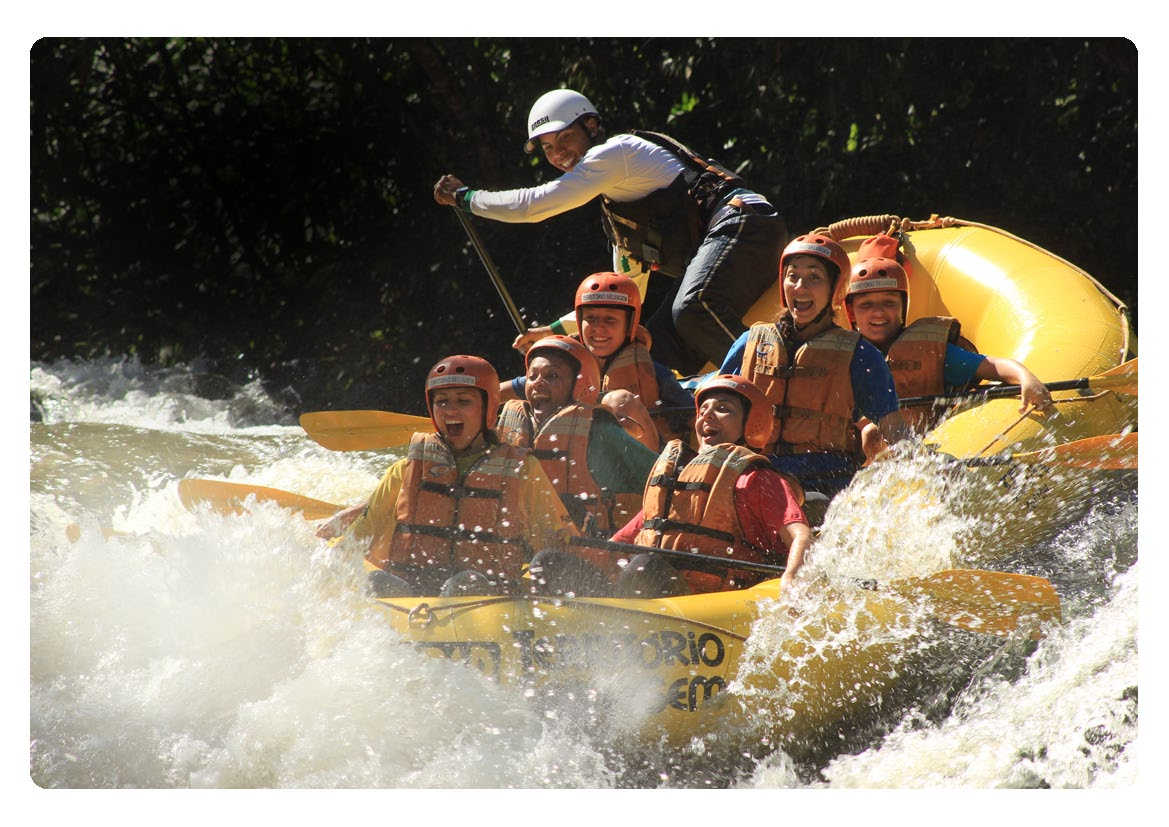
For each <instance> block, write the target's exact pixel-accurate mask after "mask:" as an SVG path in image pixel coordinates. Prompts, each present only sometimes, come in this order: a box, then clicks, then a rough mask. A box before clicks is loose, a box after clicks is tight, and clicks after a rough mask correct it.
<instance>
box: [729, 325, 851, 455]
mask: <svg viewBox="0 0 1169 827" xmlns="http://www.w3.org/2000/svg"><path fill="white" fill-rule="evenodd" d="M859 342H860V334H859V333H857V332H856V331H855V330H844V329H843V328H839V327H831V328H829V329H828V330H826V331H824V332H823V333H820V334H818V335H817V336H814V337H813V338H811V339H809V340H808V341H807V342H803V343H795V342H793V343H792V345H793V347H794V346H796V345H798V347H795V356H794V358H793V357H791V356H790V355H789V354H790V353H791V350H789V347H788V343H787V342H785V341H784V339H783V335H782V334H781V333H780V331H779V326H778V325H776V324H774V323H771V322H759V323H756V324H753V325H751V329H750V331H749V332H748V334H747V345H746V350H745V352H744V353H743V366H742V375H743V376H744V377H746V378H748V379H750V380H751V381H752V382H753V383H755V385H756V386H757V387H758V388H759V389H760V390H762V391H763V393H764V394H766V396H767V398H768V400H769V401H770V402H771V404H772V405H773V406H774V413H775V417H776V425H775V426H773V427H772V429H771V437H770V439H769V440H768V443H767V445H766V447H765V451H764V452H765V453H772V454H778V455H781V456H782V455H784V454H807V453H817V452H822V451H823V452H830V453H836V454H844V455H846V456H849V457H852V458H855V459H857V460H858V461H863V458H864V456H863V452H862V451H861V447H860V434H859V431H858V430H857V429H856V426H855V425H854V424H853V410H854V408H855V407H856V401H855V399H854V397H853V392H852V378H851V374H850V372H849V370H850V366H851V364H852V356H853V353H855V352H856V348H857V344H858V343H859Z"/></svg>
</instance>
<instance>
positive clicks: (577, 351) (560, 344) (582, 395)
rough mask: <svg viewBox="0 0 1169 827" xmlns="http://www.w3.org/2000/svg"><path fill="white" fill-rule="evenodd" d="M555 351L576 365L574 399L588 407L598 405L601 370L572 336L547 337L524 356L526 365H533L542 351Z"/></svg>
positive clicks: (586, 349) (590, 355) (593, 358)
mask: <svg viewBox="0 0 1169 827" xmlns="http://www.w3.org/2000/svg"><path fill="white" fill-rule="evenodd" d="M541 350H544V351H549V350H554V351H556V352H557V353H559V354H560V355H561V356H567V357H568V358H569V360H570V361H572V362H575V363H576V384H574V385H573V386H572V398H573V399H575V400H576V401H577V402H582V403H584V404H586V405H595V404H597V399H598V398H600V395H601V369H600V368H599V367H597V360H596V358H595V357H594V356H593V354H591V353H589V349H588V348H587V347H585V346H584V345H583V344H581V343H580V342H579V341H577V340H576V339H573V338H572V337H571V336H545V337H544V338H543V339H540V340H539V341H538V342H536V343H535V344H534V345H532V346H531V347H530V348H528V352H527V354H526V355H525V356H524V364H525V366H527V367H531V365H532V357H533V356H536V355H538V353H539V352H540V351H541Z"/></svg>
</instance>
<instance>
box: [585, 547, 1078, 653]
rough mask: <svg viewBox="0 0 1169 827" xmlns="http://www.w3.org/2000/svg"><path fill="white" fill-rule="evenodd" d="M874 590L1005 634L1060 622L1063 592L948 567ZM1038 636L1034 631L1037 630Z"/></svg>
mask: <svg viewBox="0 0 1169 827" xmlns="http://www.w3.org/2000/svg"><path fill="white" fill-rule="evenodd" d="M569 543H571V544H572V545H576V546H582V547H584V548H595V549H600V550H602V551H612V552H614V553H619V554H631V555H632V554H642V553H647V552H648V553H650V554H656V555H659V556H662V557H668V558H671V559H678V560H680V561H683V562H685V563H687V566H686V568H699V569H700V570H706V569H715V570H723V571H725V570H726V569H728V568H735V569H739V570H741V571H752V572H756V573H759V574H769V575H779V574H783V572H784V567H783V566H773V565H768V564H767V563H753V562H749V561H746V560H733V561H732V560H727V559H725V558H722V557H714V556H711V555H708V554H697V553H693V552H689V551H677V550H674V549H661V548H652V547H647V546H638V545H633V544H630V543H617V542H614V541H612V540H598V539H593V538H590V537H573V538H571V539H570V540H569ZM860 585H861V587H862V588H865V589H869V590H872V591H892V592H896V593H897V594H900V595H903V596H905V597H907V598H911V599H917V598H922V597H924V598H927V599H929V601H930V603H931V607H932V608H933V610H934V612H935V613H936V614H937V615H938V616H939V618H940V619H942V620H944V621H945V622H947V623H950V624H952V625H954V626H958V627H960V628H962V629H968V630H970V631H973V632H981V633H984V634H989V635H997V636H999V637H1002V636H1004V635H1008V634H1010V633H1011V632H1013V631H1015V629H1017V628H1019V627H1020V626H1028V627H1032V628H1033V627H1035V626H1037V625H1038V623H1040V622H1043V621H1047V620H1059V619H1060V617H1061V615H1060V604H1059V595H1058V594H1057V593H1056V591H1055V587H1054V586H1052V585H1051V583H1050V581H1048V580H1044V579H1043V578H1042V577H1032V576H1030V575H1026V574H1009V573H1007V572H1001V571H980V570H977V569H948V570H946V571H940V572H937V573H935V574H927V575H925V576H922V577H903V578H899V579H897V580H890V581H888V582H884V583H877V582H876V581H873V580H865V581H862V582H861V584H860ZM1033 634H1034V633H1033Z"/></svg>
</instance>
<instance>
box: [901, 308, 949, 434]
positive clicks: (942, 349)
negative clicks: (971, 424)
mask: <svg viewBox="0 0 1169 827" xmlns="http://www.w3.org/2000/svg"><path fill="white" fill-rule="evenodd" d="M961 329H962V326H961V325H960V324H959V323H958V320H957V319H954V318H951V317H949V316H926V317H923V318H921V319H918V320H917V321H915V322H914V323H913V324H911V325H908V326H907V327H906V328H905V329H903V330H902V331H901V333H900V334H899V335H898V336H897V338H896V339H895V340H894V341H893V344H892V345H890V346H889V352H888V353H886V354H885V362H886V364H888V365H889V371H890V372H891V373H892V374H893V382H894V384H895V385H896V387H897V396H898V397H899V398H901V399H908V398H909V397H911V396H933V395H935V394H942V393H945V392H946V384H945V380H944V379H943V375H944V372H945V367H946V345H948V344H951V343H957V342H958V341H959V337H960V334H961ZM940 415H941V412H940V411H937V410H935V409H934V408H932V407H930V406H929V405H921V406H910V407H907V408H903V409H902V410H901V416H902V418H904V420H905V424H907V425H909V426H910V427H911V428H914V429H915V430H917V431H918V432H919V433H922V432H924V431H927V430H929V428H931V427H933V425H934V424H935V423H936V421H937V420H938V418H939V417H940Z"/></svg>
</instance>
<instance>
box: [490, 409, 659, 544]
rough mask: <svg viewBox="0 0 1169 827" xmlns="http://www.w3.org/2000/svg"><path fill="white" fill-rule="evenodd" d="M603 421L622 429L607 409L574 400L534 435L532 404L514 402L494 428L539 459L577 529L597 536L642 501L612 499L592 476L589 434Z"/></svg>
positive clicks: (633, 497) (618, 524)
mask: <svg viewBox="0 0 1169 827" xmlns="http://www.w3.org/2000/svg"><path fill="white" fill-rule="evenodd" d="M606 418H607V419H609V420H610V421H611V422H612V423H613V424H614V425H617V426H618V427H620V425H619V424H618V422H617V417H615V416H613V414H612V413H611V412H610V411H609V409H608V408H605V407H604V406H601V405H584V404H581V403H579V402H574V403H571V404H569V405H565V406H564V407H563V408H561V409H560V410H559V411H557V412H556V413H555V414H553V415H552V416H551V417H550V418H549V419H548V421H547V422H545V423H544V427H543V428H541V429H540V430H539V431H538V432H537V431H536V430H535V419H534V417H533V416H532V407H531V405H529V404H528V403H527V402H526V401H524V400H521V399H512V400H509V401H508V402H505V403H504V405H503V408H502V409H500V412H499V421H498V422H497V423H496V426H495V432H496V434H497V435H498V436H499V439H500V441H501V442H506V443H508V444H509V445H516V446H519V447H522V448H527V449H529V450H530V451H531V452H532V453H533V454H534V455H535V456H536V458H537V459H539V460H540V464H541V465H543V467H544V473H545V474H547V475H548V479H549V480H550V481H551V483H552V487H553V488H554V489H555V490H556V493H557V494H558V495H559V496H560V500H561V502H563V503H564V507H565V509H566V510H567V511H568V514H569V516H571V517H572V521H573V522H574V523H576V526H577V528H579V529H580V530H581V532H582V533H585V534H590V535H593V536H599V537H610V536H612V534H613V533H614V532H616V531H617V529H619V528H621V527H622V526H623V525H625V523H627V522H629V520H630V518H632V517H633V515H634V514H636V513H637V509H638V507H640V503H641V501H640V497H638V496H636V495H628V496H625V497H616V496H614V495H613V494H612V493H610V492H609V491H608V490H606V489H604V488H603V487H602V486H601V485H600V484H599V483H598V482H597V481H596V480H595V479H594V478H593V474H592V470H591V469H590V468H589V457H588V453H589V436H590V434H591V432H592V427H593V423H594V422H596V421H598V420H602V419H606ZM619 501H620V502H619Z"/></svg>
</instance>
